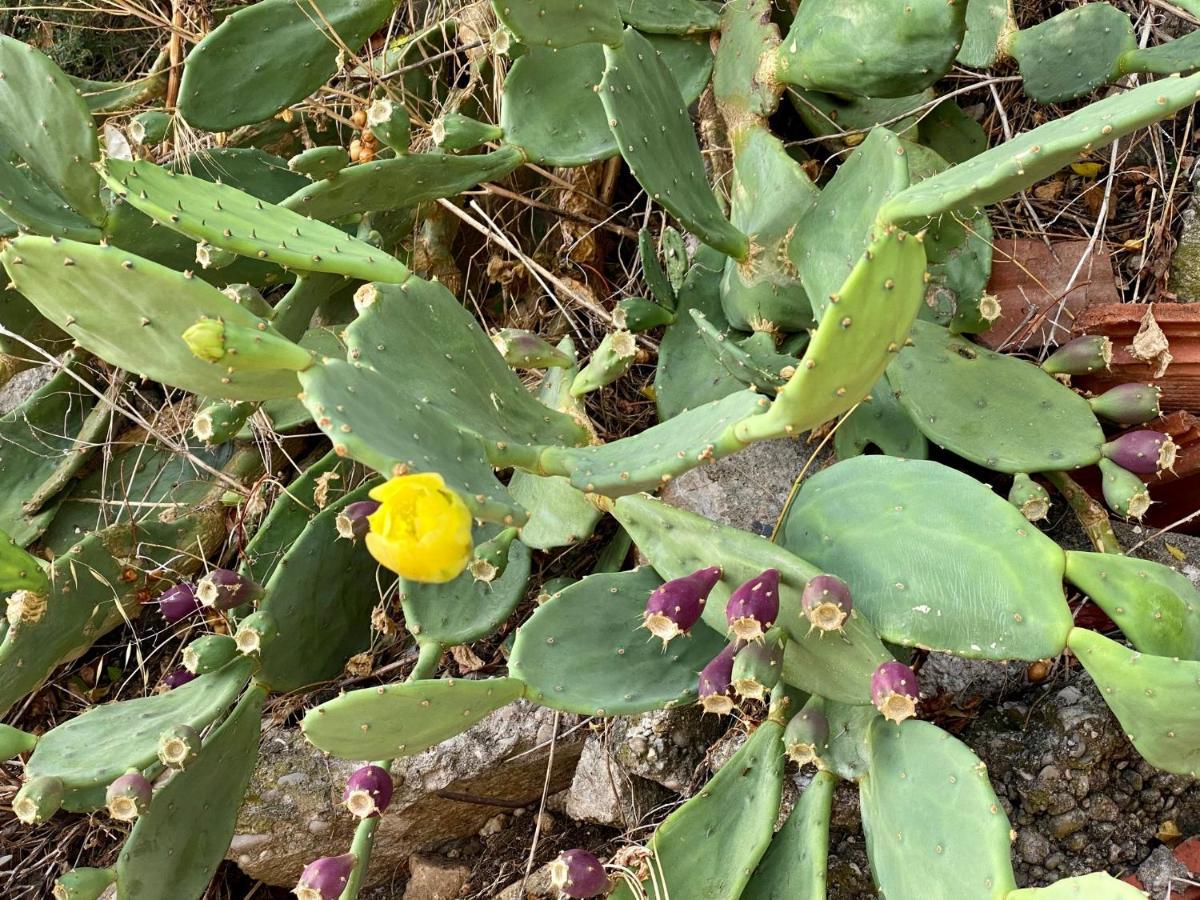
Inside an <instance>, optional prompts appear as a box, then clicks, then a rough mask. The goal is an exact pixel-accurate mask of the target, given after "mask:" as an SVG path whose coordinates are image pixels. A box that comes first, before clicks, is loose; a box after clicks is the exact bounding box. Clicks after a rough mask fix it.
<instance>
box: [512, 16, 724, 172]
mask: <svg viewBox="0 0 1200 900" xmlns="http://www.w3.org/2000/svg"><path fill="white" fill-rule="evenodd" d="M623 5H624V6H628V3H624V4H623ZM646 40H647V41H649V42H650V44H651V46H653V47H654V48H655V49H656V50H657V51H658V52H659V53H660V54H661V57H662V60H663V62H664V63H665V64H666V66H667V68H668V69H670V70H671V72H672V74H674V76H675V81H676V83H677V84H678V85H679V90H680V92H681V93H682V94H683V99H684V102H685V103H691V102H692V101H694V100H695V99H696V98H697V97H698V96H700V92H701V91H702V90H703V89H704V87H705V86H706V85H707V84H708V77H709V75H710V74H711V73H712V66H713V58H712V52H711V51H710V50H709V49H708V42H707V41H706V40H701V39H697V38H667V37H659V36H657V35H649V36H648V37H647V38H646ZM603 75H604V50H603V48H602V47H601V46H600V45H599V44H578V45H577V46H574V47H568V48H567V49H566V50H550V49H548V48H544V47H542V48H539V47H531V48H529V49H528V51H527V52H526V53H524V54H522V55H521V57H520V58H518V59H517V60H516V61H515V62H514V63H513V65H512V68H511V69H509V70H508V76H507V78H505V80H504V102H503V105H502V106H501V108H500V126H501V127H502V128H503V129H504V136H505V139H506V140H507V141H508V142H509V143H512V144H516V145H517V146H519V147H520V148H521V149H522V150H524V151H525V153H526V154H527V155H528V156H529V158H530V159H531V160H533V161H534V162H538V163H542V164H543V165H553V166H579V165H585V164H586V163H591V162H597V161H598V160H602V159H607V158H608V157H610V156H615V155H616V154H617V139H616V138H615V137H614V136H613V133H612V130H611V129H610V128H609V127H608V115H607V114H606V113H605V112H604V104H603V103H601V102H600V97H599V96H598V95H597V94H596V91H595V88H596V85H598V84H599V83H600V79H601V78H602V77H603Z"/></svg>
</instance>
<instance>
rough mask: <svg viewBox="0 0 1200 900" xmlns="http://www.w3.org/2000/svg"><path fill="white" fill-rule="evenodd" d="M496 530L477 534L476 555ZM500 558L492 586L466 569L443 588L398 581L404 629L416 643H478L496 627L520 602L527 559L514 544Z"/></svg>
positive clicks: (525, 550) (520, 545) (520, 546)
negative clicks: (499, 569) (501, 563)
mask: <svg viewBox="0 0 1200 900" xmlns="http://www.w3.org/2000/svg"><path fill="white" fill-rule="evenodd" d="M498 530H499V529H497V528H496V527H495V526H484V527H483V528H481V529H476V534H475V548H476V554H477V555H478V552H479V550H481V549H482V545H483V544H484V542H485V541H487V540H489V539H491V538H493V537H495V535H496V532H497V531H498ZM504 555H505V558H506V559H507V563H506V564H505V566H504V571H503V572H500V573H498V574H496V575H495V577H494V578H493V579H492V580H491V581H486V580H481V579H476V577H475V575H474V573H472V572H471V571H470V569H469V568H468V570H467V571H465V572H463V573H462V574H461V575H459V576H458V577H457V578H455V579H454V580H452V581H448V582H446V583H445V584H422V583H419V582H415V581H414V582H411V583H410V582H406V581H404V579H401V580H400V603H401V605H402V606H403V608H404V624H405V625H406V626H407V627H408V630H409V631H410V632H412V633H413V634H414V635H415V636H416V637H417V638H418V639H419V640H421V641H437V642H438V643H440V644H443V645H445V646H451V645H454V644H467V643H470V642H471V641H476V640H479V639H480V638H483V637H487V636H488V635H489V634H491V633H492V632H493V631H495V630H496V629H497V628H499V627H500V625H501V624H502V623H503V622H504V620H505V619H507V618H508V617H509V615H510V614H511V613H512V611H513V610H514V609H515V608H516V606H517V604H518V603H520V602H521V600H522V599H524V597H525V586H526V584H527V583H528V581H529V570H530V560H531V554H530V552H529V548H528V547H526V546H525V544H523V543H522V542H521V541H516V540H514V541H512V542H511V543H510V544H509V545H508V549H507V551H506V552H505V554H504Z"/></svg>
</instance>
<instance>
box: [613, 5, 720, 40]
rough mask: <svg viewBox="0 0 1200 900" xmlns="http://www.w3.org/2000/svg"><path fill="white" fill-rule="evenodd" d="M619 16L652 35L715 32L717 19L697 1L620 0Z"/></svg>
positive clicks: (707, 7)
mask: <svg viewBox="0 0 1200 900" xmlns="http://www.w3.org/2000/svg"><path fill="white" fill-rule="evenodd" d="M617 7H618V10H619V12H620V14H621V19H622V20H623V21H624V22H625V24H626V25H632V26H633V27H634V28H636V29H638V30H639V31H645V32H647V33H652V34H697V33H700V32H705V31H715V30H716V28H717V26H718V25H719V24H720V22H721V18H720V16H718V15H717V13H716V12H715V11H714V10H713V8H712V7H711V6H708V5H707V4H705V3H701V2H698V0H621V2H619V3H618V4H617Z"/></svg>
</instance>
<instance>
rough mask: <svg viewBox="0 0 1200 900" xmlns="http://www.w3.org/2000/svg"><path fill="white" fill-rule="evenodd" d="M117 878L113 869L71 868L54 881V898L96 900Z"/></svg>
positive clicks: (59, 899) (58, 899) (56, 899)
mask: <svg viewBox="0 0 1200 900" xmlns="http://www.w3.org/2000/svg"><path fill="white" fill-rule="evenodd" d="M116 880H117V873H116V870H115V869H88V868H82V869H72V870H71V871H69V872H65V873H63V874H62V875H60V876H59V877H58V878H57V879H56V880H55V882H54V900H98V898H100V897H102V896H103V895H104V892H105V891H106V890H107V889H108V887H109V886H110V885H111V884H112V883H113V882H114V881H116Z"/></svg>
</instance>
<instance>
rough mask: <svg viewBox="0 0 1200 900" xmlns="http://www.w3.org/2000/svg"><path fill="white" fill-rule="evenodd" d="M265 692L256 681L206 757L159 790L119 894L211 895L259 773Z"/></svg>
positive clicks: (138, 830)
mask: <svg viewBox="0 0 1200 900" xmlns="http://www.w3.org/2000/svg"><path fill="white" fill-rule="evenodd" d="M265 696H266V691H264V690H263V689H262V688H260V687H258V686H257V685H252V686H251V687H250V689H249V690H247V691H246V693H245V694H243V695H242V699H241V700H240V701H238V705H237V706H236V707H235V708H234V710H233V712H232V713H230V714H229V718H227V719H226V720H225V721H224V722H222V723H221V725H220V726H219V727H218V728H217V729H215V730H214V731H213V732H212V734H210V735H209V736H208V739H207V740H206V741H205V742H204V746H203V747H202V748H201V750H200V754H199V756H197V757H196V759H194V760H193V761H192V762H191V764H190V765H189V766H188V767H187V768H186V769H183V770H182V771H179V772H176V773H175V774H174V775H173V776H172V778H171V780H170V781H169V782H167V784H166V785H165V786H163V787H162V788H161V789H160V790H158V791H157V792H156V793H155V795H154V801H153V802H152V803H151V804H150V809H148V810H147V811H146V812H145V813H144V814H143V815H141V816H139V817H138V820H137V824H135V825H134V826H133V831H132V832H131V833H130V835H129V839H128V840H127V841H126V842H125V846H124V847H122V848H121V855H120V856H118V857H117V900H141V898H143V897H173V898H177V900H199V898H201V897H202V896H203V895H204V893H205V891H206V890H207V889H208V885H209V882H210V881H211V879H212V877H213V873H214V872H215V871H216V869H217V866H218V865H220V863H221V860H222V859H223V858H224V856H225V853H226V851H228V850H229V842H230V841H231V840H232V839H233V832H234V828H235V826H236V824H237V813H238V809H239V807H240V806H241V804H242V797H243V795H244V794H245V793H246V788H247V787H248V786H249V784H250V776H251V775H253V774H254V764H255V762H256V761H257V759H258V741H259V732H260V730H261V727H262V706H263V699H264V698H265Z"/></svg>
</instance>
